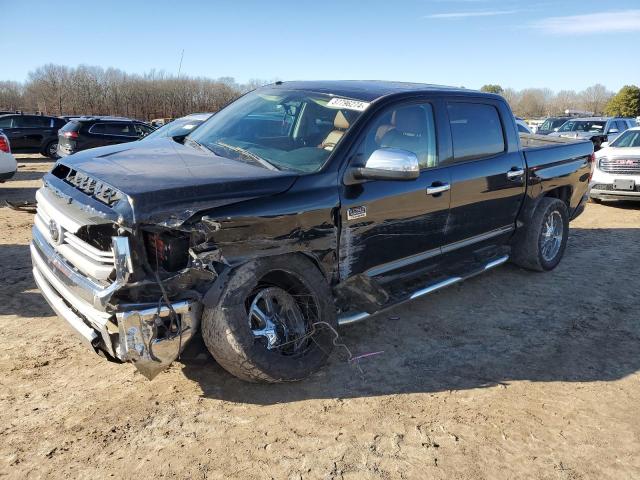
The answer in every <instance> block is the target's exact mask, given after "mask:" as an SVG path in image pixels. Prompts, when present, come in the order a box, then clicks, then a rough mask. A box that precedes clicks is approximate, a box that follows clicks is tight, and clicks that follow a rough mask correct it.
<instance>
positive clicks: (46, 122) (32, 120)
mask: <svg viewBox="0 0 640 480" xmlns="http://www.w3.org/2000/svg"><path fill="white" fill-rule="evenodd" d="M13 123H14V126H16V127H18V128H46V127H50V126H51V119H50V118H49V117H36V116H29V115H20V116H18V117H15V118H14V120H13Z"/></svg>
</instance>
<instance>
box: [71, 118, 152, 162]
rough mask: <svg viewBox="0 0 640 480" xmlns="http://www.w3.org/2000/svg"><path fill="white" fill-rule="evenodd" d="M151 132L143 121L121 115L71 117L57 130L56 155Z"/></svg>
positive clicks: (123, 141)
mask: <svg viewBox="0 0 640 480" xmlns="http://www.w3.org/2000/svg"><path fill="white" fill-rule="evenodd" d="M151 132H153V128H152V127H150V126H149V125H147V124H146V123H144V122H140V121H138V120H132V119H130V118H122V117H78V118H73V119H71V120H70V121H69V123H67V124H66V125H65V126H64V128H62V129H61V130H60V132H59V135H58V138H59V141H58V155H59V156H61V157H65V156H67V155H71V154H72V153H75V152H79V151H80V150H86V149H88V148H94V147H103V146H105V145H115V144H118V143H126V142H133V141H135V140H140V139H141V138H142V137H144V136H146V135H148V134H150V133H151Z"/></svg>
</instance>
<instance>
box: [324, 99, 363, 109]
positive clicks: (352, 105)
mask: <svg viewBox="0 0 640 480" xmlns="http://www.w3.org/2000/svg"><path fill="white" fill-rule="evenodd" d="M368 106H369V102H361V101H360V100H350V99H348V98H338V97H334V98H332V99H331V100H329V103H327V107H329V108H344V109H346V110H356V111H358V112H363V111H365V110H366V109H367V107H368Z"/></svg>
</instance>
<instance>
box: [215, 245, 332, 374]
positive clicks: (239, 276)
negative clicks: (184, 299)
mask: <svg viewBox="0 0 640 480" xmlns="http://www.w3.org/2000/svg"><path fill="white" fill-rule="evenodd" d="M331 299H332V297H331V291H330V289H329V285H328V283H327V281H326V279H325V278H324V276H323V275H322V273H321V272H320V271H319V269H318V268H317V267H316V266H315V265H314V264H313V263H312V262H311V261H309V260H307V259H305V258H304V257H301V256H298V255H294V256H283V257H271V258H269V257H268V258H264V259H258V260H255V261H252V262H250V263H248V264H246V265H242V266H240V267H238V268H237V269H235V270H234V271H233V272H231V274H230V275H229V277H228V279H227V282H226V285H225V286H224V287H223V290H222V294H221V296H220V300H219V302H218V305H217V306H212V307H205V309H204V312H203V315H202V337H203V339H204V342H205V345H206V346H207V348H208V349H209V352H210V353H211V355H212V356H213V357H214V358H215V360H216V361H217V362H218V363H219V364H220V365H221V366H222V367H223V368H224V369H225V370H227V371H228V372H230V373H231V374H233V375H235V376H236V377H239V378H241V379H243V380H247V381H250V382H267V383H276V382H289V381H295V380H301V379H303V378H305V377H308V376H309V375H310V374H311V373H313V372H314V371H316V370H317V369H319V368H320V367H321V366H322V365H323V364H324V363H325V362H326V360H327V358H328V356H329V354H330V353H331V350H332V349H333V340H334V339H335V335H336V328H337V321H336V316H335V309H334V307H333V303H332V301H331Z"/></svg>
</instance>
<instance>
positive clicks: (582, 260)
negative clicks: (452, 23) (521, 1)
mask: <svg viewBox="0 0 640 480" xmlns="http://www.w3.org/2000/svg"><path fill="white" fill-rule="evenodd" d="M639 241H640V228H638V229H634V228H630V229H599V230H595V229H572V231H571V235H570V240H569V243H568V247H567V251H566V254H565V258H564V259H563V261H562V263H561V264H560V266H559V267H558V268H557V269H555V270H554V271H553V272H549V273H544V274H543V273H536V272H529V271H525V270H523V269H520V268H518V267H516V266H513V265H505V266H503V267H500V268H498V269H496V270H494V271H493V272H489V273H487V274H485V275H484V276H479V277H476V278H473V279H471V280H468V281H466V282H464V283H463V284H460V285H458V286H454V287H450V288H448V289H445V290H443V291H441V292H438V293H435V294H433V295H432V296H429V297H424V298H422V299H418V300H416V301H414V302H412V303H408V304H405V305H403V306H400V307H397V308H396V309H394V310H392V311H390V312H389V313H387V314H386V315H380V316H377V317H374V318H372V319H370V320H368V321H365V322H363V323H360V324H356V325H353V326H350V327H344V328H342V329H341V338H340V339H339V342H340V343H343V344H345V345H346V346H348V348H349V349H351V351H352V352H353V354H354V356H358V355H361V354H365V353H372V352H382V353H378V354H376V355H373V356H370V357H367V358H363V359H361V360H359V361H358V362H349V361H348V360H347V358H348V355H347V354H346V351H345V350H344V349H343V348H336V350H335V351H334V354H333V355H332V357H331V359H330V361H329V363H328V365H327V366H326V367H325V368H324V369H323V370H321V371H320V372H318V373H316V374H314V375H313V376H312V377H311V378H309V379H307V380H305V381H303V382H299V383H292V384H276V385H261V384H250V383H245V382H242V381H240V380H238V379H236V378H234V377H232V376H231V375H230V374H228V373H226V372H225V371H224V370H223V369H222V368H221V367H220V366H218V365H217V364H216V363H215V362H214V361H213V360H212V359H211V357H210V356H209V355H208V353H207V351H206V348H205V347H204V345H203V342H202V341H201V340H200V341H197V342H194V343H192V344H191V345H190V346H189V348H188V349H187V351H186V352H185V354H184V355H183V357H182V359H181V362H182V369H183V372H184V374H185V375H186V376H187V377H188V378H190V379H192V380H194V381H196V382H198V383H199V385H200V387H201V389H202V395H203V396H205V397H211V398H216V399H222V400H226V401H232V402H243V403H253V404H261V405H268V404H274V403H282V402H295V401H301V400H306V399H321V398H327V399H335V398H356V397H362V396H378V395H394V394H402V393H416V392H420V393H425V392H426V393H428V392H441V391H445V390H454V389H473V388H485V387H491V386H496V385H503V386H504V387H508V385H509V383H510V382H513V381H520V380H525V381H531V382H593V381H612V380H616V379H620V378H623V377H625V376H626V375H629V374H632V373H634V372H636V371H638V369H640V322H638V321H637V311H638V306H640V302H639V301H638V293H637V278H638V275H637V273H638V270H639V268H638V267H632V265H637V255H638V253H639V252H640V250H639V248H638V242H639Z"/></svg>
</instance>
